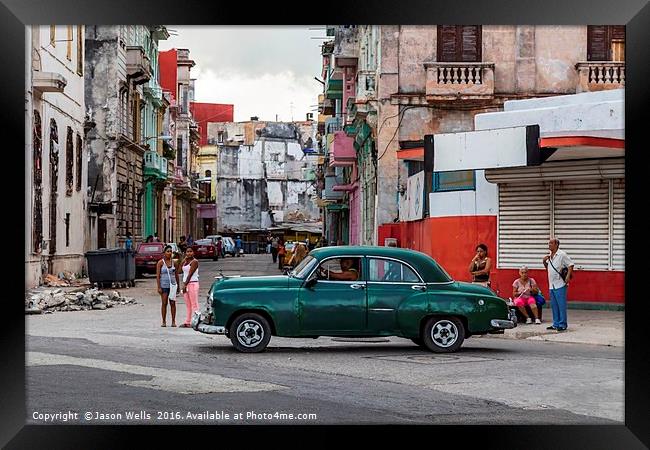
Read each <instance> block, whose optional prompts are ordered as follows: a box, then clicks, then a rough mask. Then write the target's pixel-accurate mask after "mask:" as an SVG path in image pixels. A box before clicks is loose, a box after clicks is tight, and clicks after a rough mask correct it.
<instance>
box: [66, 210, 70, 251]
mask: <svg viewBox="0 0 650 450" xmlns="http://www.w3.org/2000/svg"><path fill="white" fill-rule="evenodd" d="M65 246H66V247H70V213H66V214H65Z"/></svg>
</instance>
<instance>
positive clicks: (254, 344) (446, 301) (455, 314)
mask: <svg viewBox="0 0 650 450" xmlns="http://www.w3.org/2000/svg"><path fill="white" fill-rule="evenodd" d="M208 300H209V304H210V307H209V309H208V310H207V311H205V312H201V311H197V312H196V313H195V314H194V315H193V317H192V327H193V328H194V330H196V331H199V332H202V333H207V334H225V335H226V336H227V337H229V338H230V341H231V342H232V345H233V346H234V347H235V349H237V350H238V351H240V352H249V353H253V352H260V351H263V350H264V349H265V348H266V346H267V345H268V343H269V341H270V339H271V335H273V336H281V337H303V338H304V337H311V338H316V337H319V336H349V337H352V336H353V337H379V336H400V337H404V338H407V339H410V340H412V341H413V342H414V343H415V344H417V345H419V346H420V347H423V348H425V349H427V350H430V351H433V352H455V351H457V350H458V349H459V348H460V347H461V345H462V344H463V341H464V340H465V339H466V338H468V337H470V336H475V335H485V334H488V333H490V334H502V333H503V332H504V330H505V329H507V328H514V327H515V326H516V324H517V322H516V320H517V319H516V316H515V314H514V312H512V311H511V310H510V309H509V308H508V306H507V304H506V302H505V301H504V300H503V299H501V298H499V297H497V296H496V294H495V293H494V292H493V291H491V290H490V289H489V288H487V287H484V286H480V285H476V284H471V283H465V282H461V281H454V280H453V279H452V278H451V277H450V276H449V274H447V272H446V271H445V270H444V269H443V268H442V267H440V265H438V263H437V262H436V261H435V260H434V259H433V258H431V257H430V256H428V255H426V254H424V253H420V252H417V251H413V250H408V249H401V248H394V247H370V246H367V247H366V246H335V247H323V248H317V249H314V250H313V251H311V252H310V253H309V255H307V257H306V258H305V259H304V260H303V261H302V262H301V263H300V264H299V265H298V266H297V267H296V268H295V269H294V270H293V271H291V272H290V273H289V274H288V275H279V276H264V277H218V278H217V280H216V281H215V282H214V283H213V285H212V287H211V289H210V292H209V294H208Z"/></svg>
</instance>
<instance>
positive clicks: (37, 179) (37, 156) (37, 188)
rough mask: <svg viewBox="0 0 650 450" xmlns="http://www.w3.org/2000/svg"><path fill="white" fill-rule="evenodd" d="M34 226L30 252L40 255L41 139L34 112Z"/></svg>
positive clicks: (40, 126) (41, 202) (41, 217)
mask: <svg viewBox="0 0 650 450" xmlns="http://www.w3.org/2000/svg"><path fill="white" fill-rule="evenodd" d="M33 170H34V183H33V184H34V218H33V220H34V224H33V233H32V251H33V252H34V253H40V252H41V248H42V244H43V184H42V183H43V137H42V125H41V115H40V113H39V112H38V111H37V110H34V161H33Z"/></svg>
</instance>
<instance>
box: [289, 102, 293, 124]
mask: <svg viewBox="0 0 650 450" xmlns="http://www.w3.org/2000/svg"><path fill="white" fill-rule="evenodd" d="M289 108H290V109H291V121H292V122H293V102H291V103H289Z"/></svg>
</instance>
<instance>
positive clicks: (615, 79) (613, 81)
mask: <svg viewBox="0 0 650 450" xmlns="http://www.w3.org/2000/svg"><path fill="white" fill-rule="evenodd" d="M576 70H577V71H578V86H577V89H576V92H578V93H579V92H591V91H603V90H606V89H618V88H622V87H625V62H622V61H621V62H618V61H589V62H579V63H578V64H576Z"/></svg>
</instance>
